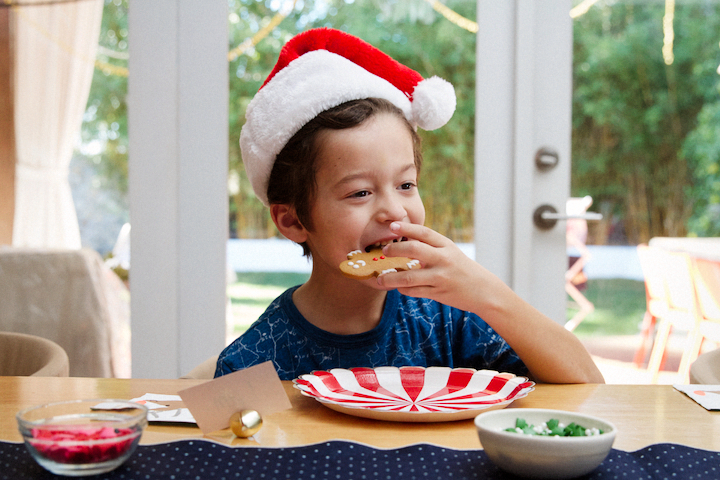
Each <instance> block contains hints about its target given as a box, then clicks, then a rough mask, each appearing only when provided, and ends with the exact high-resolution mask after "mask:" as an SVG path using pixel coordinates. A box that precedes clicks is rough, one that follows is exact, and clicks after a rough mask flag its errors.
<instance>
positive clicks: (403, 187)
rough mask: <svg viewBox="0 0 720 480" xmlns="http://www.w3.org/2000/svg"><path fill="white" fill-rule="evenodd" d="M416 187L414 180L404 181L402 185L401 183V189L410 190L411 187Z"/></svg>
mask: <svg viewBox="0 0 720 480" xmlns="http://www.w3.org/2000/svg"><path fill="white" fill-rule="evenodd" d="M414 187H415V184H414V183H412V182H406V183H403V184H402V185H400V189H401V190H410V189H411V188H414Z"/></svg>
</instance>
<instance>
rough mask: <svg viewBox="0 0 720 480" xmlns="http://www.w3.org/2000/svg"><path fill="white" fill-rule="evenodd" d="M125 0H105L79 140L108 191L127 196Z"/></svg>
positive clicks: (126, 30)
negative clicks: (94, 66) (95, 61)
mask: <svg viewBox="0 0 720 480" xmlns="http://www.w3.org/2000/svg"><path fill="white" fill-rule="evenodd" d="M127 35H128V29H127V0H105V6H104V8H103V17H102V26H101V31H100V38H99V40H98V46H99V48H98V60H99V63H98V65H97V68H96V69H95V72H94V74H93V79H92V85H91V87H90V96H89V98H88V103H87V107H86V110H85V115H84V118H83V125H82V130H81V137H82V141H83V146H84V148H83V149H81V151H82V153H83V154H84V155H85V156H86V157H88V158H89V160H91V161H92V162H93V163H94V164H95V165H96V169H97V171H98V174H99V175H98V176H97V178H98V179H100V180H101V181H102V182H103V186H104V187H105V188H108V189H112V190H117V191H119V192H120V193H121V194H123V195H124V194H126V193H127V187H128V184H127V180H128V136H127V105H126V103H125V97H126V95H127V76H126V75H124V74H123V70H126V69H127V54H128V51H127V48H128V45H127Z"/></svg>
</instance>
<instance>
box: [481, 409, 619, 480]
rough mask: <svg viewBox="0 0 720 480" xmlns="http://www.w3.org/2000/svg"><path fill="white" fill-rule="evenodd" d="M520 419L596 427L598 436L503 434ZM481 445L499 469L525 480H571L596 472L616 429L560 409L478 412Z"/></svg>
mask: <svg viewBox="0 0 720 480" xmlns="http://www.w3.org/2000/svg"><path fill="white" fill-rule="evenodd" d="M518 418H523V419H525V421H527V423H528V424H532V425H539V424H542V423H543V422H547V421H549V420H551V419H557V420H559V421H560V423H563V424H565V425H569V424H570V423H572V422H575V423H576V424H578V425H581V426H583V427H585V428H598V429H601V430H602V431H603V433H602V434H600V435H591V436H585V437H558V436H539V435H525V434H521V433H514V432H506V431H504V430H505V429H506V428H510V427H514V426H515V421H516V420H517V419H518ZM475 427H476V428H477V432H478V437H480V443H481V444H482V447H483V448H484V449H485V453H487V455H488V457H489V458H490V460H492V462H493V463H494V464H495V465H497V466H498V467H499V468H501V469H503V470H505V471H507V472H510V473H513V474H515V475H519V476H522V477H527V478H553V479H564V478H574V477H579V476H581V475H584V474H586V473H589V472H591V471H593V470H594V469H596V468H597V467H598V466H599V465H600V464H601V463H602V462H603V460H605V457H607V455H608V453H610V449H611V448H612V444H613V442H614V441H615V434H616V432H617V430H616V429H615V426H614V425H613V424H612V423H610V422H607V421H605V420H602V419H600V418H597V417H593V416H590V415H584V414H581V413H575V412H567V411H563V410H547V409H540V408H510V409H505V410H493V411H491V412H486V413H481V414H480V415H478V416H477V417H475Z"/></svg>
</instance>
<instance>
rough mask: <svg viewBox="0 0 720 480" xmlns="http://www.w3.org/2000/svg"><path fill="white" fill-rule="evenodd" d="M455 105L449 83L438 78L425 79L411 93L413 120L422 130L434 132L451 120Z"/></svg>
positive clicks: (453, 93)
mask: <svg viewBox="0 0 720 480" xmlns="http://www.w3.org/2000/svg"><path fill="white" fill-rule="evenodd" d="M456 104H457V100H456V99H455V88H453V86H452V84H451V83H450V82H448V81H447V80H443V79H442V78H440V77H430V78H426V79H425V80H423V81H421V82H420V83H418V84H417V85H416V86H415V90H414V91H413V100H412V105H413V106H412V109H413V118H414V120H415V123H417V125H418V126H419V127H420V128H422V129H423V130H435V129H436V128H440V127H442V126H443V125H445V124H446V123H447V122H448V121H449V120H450V118H452V116H453V113H455V106H456Z"/></svg>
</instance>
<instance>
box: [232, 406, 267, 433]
mask: <svg viewBox="0 0 720 480" xmlns="http://www.w3.org/2000/svg"><path fill="white" fill-rule="evenodd" d="M262 423H263V421H262V417H261V416H260V414H259V413H258V412H257V411H255V410H243V411H242V412H236V413H233V415H232V416H231V417H230V430H232V432H233V433H234V434H235V435H237V436H238V437H241V438H247V437H252V436H253V435H255V434H256V433H257V432H258V431H259V430H260V427H262Z"/></svg>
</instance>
